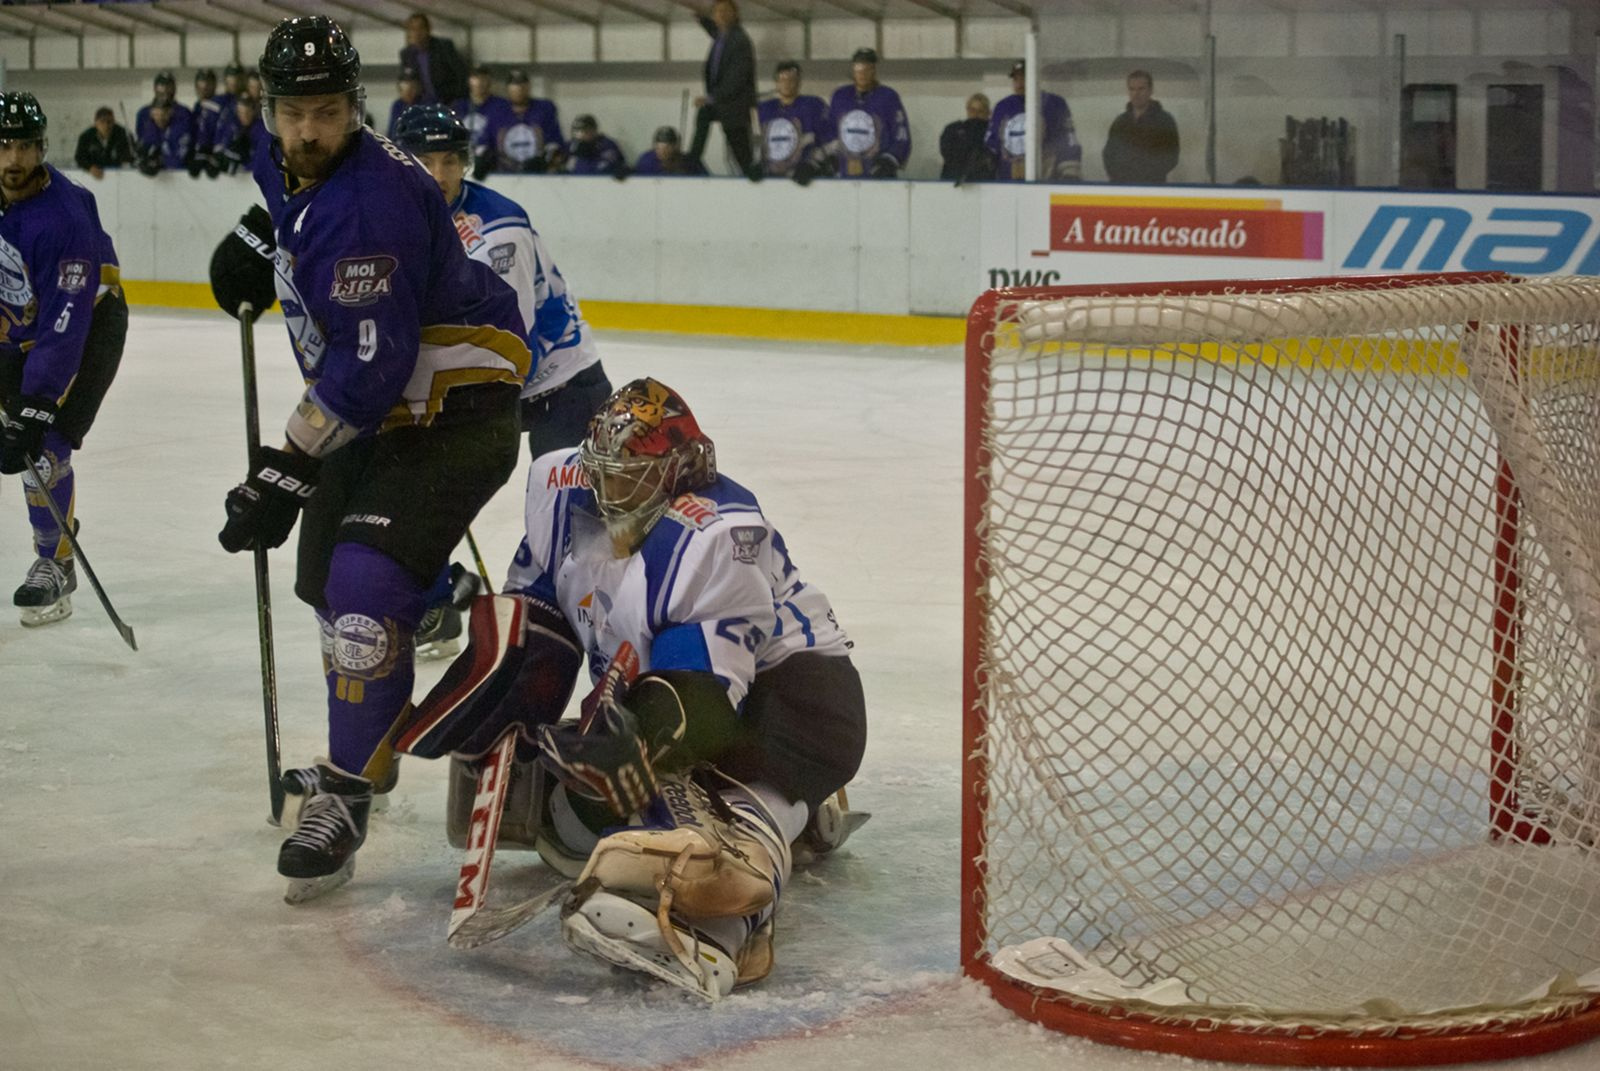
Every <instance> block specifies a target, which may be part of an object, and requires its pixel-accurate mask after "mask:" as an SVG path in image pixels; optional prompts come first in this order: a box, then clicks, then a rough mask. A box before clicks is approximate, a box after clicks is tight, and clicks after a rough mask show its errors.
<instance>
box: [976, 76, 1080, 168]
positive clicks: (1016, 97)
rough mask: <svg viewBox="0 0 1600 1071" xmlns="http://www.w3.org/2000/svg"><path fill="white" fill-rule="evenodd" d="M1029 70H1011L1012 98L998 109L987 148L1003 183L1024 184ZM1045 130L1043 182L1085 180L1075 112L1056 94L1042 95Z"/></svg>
mask: <svg viewBox="0 0 1600 1071" xmlns="http://www.w3.org/2000/svg"><path fill="white" fill-rule="evenodd" d="M1027 73H1028V72H1027V67H1026V66H1025V65H1024V64H1023V62H1022V61H1021V60H1018V61H1017V62H1016V63H1014V64H1012V66H1011V95H1010V96H1009V97H1006V98H1005V99H1004V100H1002V101H1001V102H1000V103H999V104H996V105H995V107H994V113H993V114H992V115H990V116H989V133H988V136H987V138H986V139H985V140H984V145H985V146H986V147H987V148H988V150H989V153H990V155H991V156H993V157H994V159H995V174H994V177H995V179H996V180H997V181H999V182H1021V181H1022V179H1023V173H1024V165H1025V162H1026V157H1027V151H1028V150H1027V146H1028V117H1027V108H1028V98H1027V96H1026V93H1027ZM1039 110H1040V111H1042V112H1043V113H1044V130H1043V132H1042V133H1041V134H1040V136H1039V178H1040V179H1041V180H1042V181H1044V182H1076V181H1078V180H1079V179H1080V178H1082V177H1083V146H1082V144H1080V143H1079V141H1078V133H1077V130H1076V129H1075V128H1074V127H1073V125H1072V109H1071V108H1068V107H1067V102H1066V101H1065V100H1064V99H1062V98H1061V97H1060V96H1058V95H1056V94H1055V93H1046V92H1045V91H1044V90H1042V89H1041V90H1040V91H1039Z"/></svg>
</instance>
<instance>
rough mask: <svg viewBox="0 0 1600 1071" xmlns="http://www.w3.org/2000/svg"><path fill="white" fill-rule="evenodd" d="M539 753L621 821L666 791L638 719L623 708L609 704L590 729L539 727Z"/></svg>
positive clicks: (570, 725)
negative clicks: (601, 801)
mask: <svg viewBox="0 0 1600 1071" xmlns="http://www.w3.org/2000/svg"><path fill="white" fill-rule="evenodd" d="M538 733H539V750H540V751H541V752H542V753H543V754H544V757H545V761H546V762H547V763H549V765H550V766H552V767H554V769H555V771H556V773H557V774H558V775H559V776H560V778H561V779H562V780H563V781H565V782H566V783H567V784H568V785H570V786H572V787H573V788H574V789H576V790H577V791H579V792H580V793H582V794H583V795H585V796H589V797H591V798H595V799H601V800H604V801H605V802H606V805H607V806H609V807H610V808H611V810H612V813H614V814H616V815H617V816H618V817H619V818H626V817H628V816H629V815H632V814H637V813H638V812H640V811H642V810H644V809H645V808H646V807H647V806H649V804H650V801H651V800H652V799H654V798H655V796H656V793H658V792H659V791H660V790H661V786H660V783H659V782H658V781H657V780H656V771H655V767H654V766H653V765H652V763H651V761H650V755H649V752H648V749H647V748H646V746H645V742H644V739H643V738H642V737H641V736H640V735H639V720H638V719H637V718H635V717H634V716H633V714H632V712H630V711H629V710H628V708H626V707H624V706H622V705H620V704H615V703H613V704H607V705H605V706H604V707H602V708H601V709H600V711H599V712H598V714H597V716H596V717H595V718H594V720H593V721H592V722H590V723H589V727H588V729H587V730H585V729H581V728H579V726H578V724H577V723H575V722H570V721H568V722H562V723H561V724H559V725H544V726H540V727H539V730H538Z"/></svg>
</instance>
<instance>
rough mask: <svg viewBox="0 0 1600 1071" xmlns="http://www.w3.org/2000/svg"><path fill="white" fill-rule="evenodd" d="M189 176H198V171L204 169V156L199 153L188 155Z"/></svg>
mask: <svg viewBox="0 0 1600 1071" xmlns="http://www.w3.org/2000/svg"><path fill="white" fill-rule="evenodd" d="M187 167H188V171H189V177H190V178H199V177H200V173H201V172H202V171H204V170H205V169H206V158H205V157H204V156H202V155H200V154H199V153H195V154H194V155H193V156H191V157H189V163H188V165H187Z"/></svg>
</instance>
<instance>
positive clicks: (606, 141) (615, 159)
mask: <svg viewBox="0 0 1600 1071" xmlns="http://www.w3.org/2000/svg"><path fill="white" fill-rule="evenodd" d="M566 154H567V170H568V171H569V172H570V173H572V174H574V175H610V176H611V177H612V178H617V179H621V178H626V177H627V175H628V161H627V160H625V159H623V156H622V147H621V146H620V145H618V144H617V143H616V142H614V141H612V140H611V139H610V138H608V137H606V136H605V135H604V134H602V133H600V124H599V123H598V122H596V121H595V117H594V116H592V115H580V116H578V117H577V118H576V119H574V120H573V121H572V140H571V141H569V142H567V148H566Z"/></svg>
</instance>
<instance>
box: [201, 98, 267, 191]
mask: <svg viewBox="0 0 1600 1071" xmlns="http://www.w3.org/2000/svg"><path fill="white" fill-rule="evenodd" d="M271 147H272V135H271V134H268V133H267V126H266V124H265V123H263V122H262V121H261V102H260V101H259V100H257V99H256V98H255V97H251V96H246V95H244V94H240V95H239V96H238V97H237V98H235V100H234V102H233V106H232V107H231V108H229V109H228V114H227V115H224V116H223V117H222V119H221V121H220V122H218V123H217V144H216V150H215V152H214V153H213V159H214V160H215V162H216V168H217V171H218V172H226V173H227V174H230V175H235V174H238V173H239V172H240V171H243V172H245V173H246V174H251V173H254V171H255V163H256V159H257V158H258V157H260V156H262V155H263V154H265V153H267V152H269V151H270V150H271Z"/></svg>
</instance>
